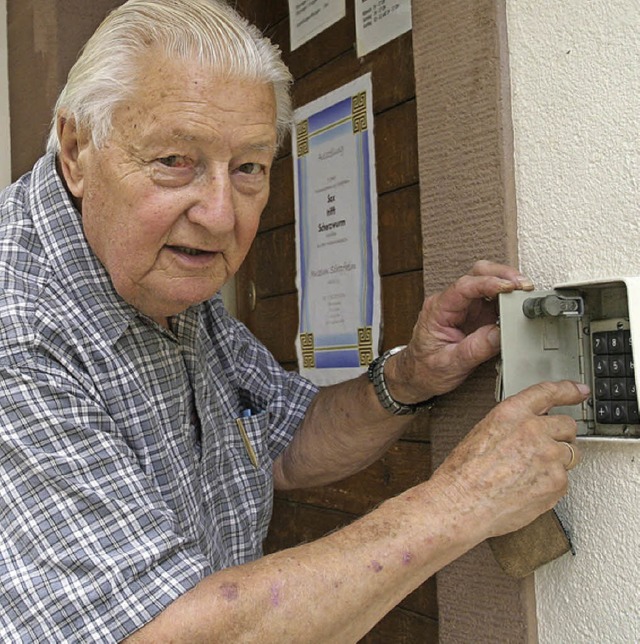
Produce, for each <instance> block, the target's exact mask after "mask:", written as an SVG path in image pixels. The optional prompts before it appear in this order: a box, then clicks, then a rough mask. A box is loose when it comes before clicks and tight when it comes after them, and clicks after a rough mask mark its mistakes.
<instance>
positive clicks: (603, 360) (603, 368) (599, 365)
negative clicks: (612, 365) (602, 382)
mask: <svg viewBox="0 0 640 644" xmlns="http://www.w3.org/2000/svg"><path fill="white" fill-rule="evenodd" d="M593 370H594V372H595V374H596V376H597V377H598V378H606V377H607V376H608V375H609V358H608V357H607V356H596V357H595V358H594V359H593Z"/></svg>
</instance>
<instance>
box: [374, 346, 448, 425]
mask: <svg viewBox="0 0 640 644" xmlns="http://www.w3.org/2000/svg"><path fill="white" fill-rule="evenodd" d="M404 348H406V345H403V346H400V347H394V348H393V349H389V350H388V351H385V352H384V353H383V354H382V355H381V356H378V357H377V358H376V359H375V360H374V361H373V362H371V364H369V368H368V369H367V375H368V376H369V380H371V382H372V383H373V388H374V390H375V392H376V396H378V400H379V401H380V404H381V405H382V406H383V407H384V408H385V409H386V410H387V411H388V412H390V413H392V414H393V415H394V416H405V415H407V414H415V413H416V412H417V411H418V410H419V409H431V408H432V407H433V406H434V405H435V403H436V396H434V397H433V398H429V400H425V401H423V402H419V403H414V404H407V403H401V402H398V401H397V400H395V399H394V398H393V397H392V396H391V394H390V393H389V389H388V388H387V383H386V381H385V379H384V364H385V362H386V361H387V360H388V359H389V358H390V357H391V356H392V355H395V354H396V353H399V352H400V351H402V350H403V349H404Z"/></svg>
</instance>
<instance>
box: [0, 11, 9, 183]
mask: <svg viewBox="0 0 640 644" xmlns="http://www.w3.org/2000/svg"><path fill="white" fill-rule="evenodd" d="M10 182H11V142H10V134H9V68H8V56H7V0H0V189H1V188H4V187H5V186H8V185H9V183H10Z"/></svg>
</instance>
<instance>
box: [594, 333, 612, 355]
mask: <svg viewBox="0 0 640 644" xmlns="http://www.w3.org/2000/svg"><path fill="white" fill-rule="evenodd" d="M592 346H593V353H595V354H596V355H600V354H605V353H607V352H608V346H607V334H606V332H599V333H594V334H593V336H592Z"/></svg>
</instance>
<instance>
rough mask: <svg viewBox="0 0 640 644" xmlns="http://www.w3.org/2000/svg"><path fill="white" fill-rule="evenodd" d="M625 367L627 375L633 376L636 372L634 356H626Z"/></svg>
mask: <svg viewBox="0 0 640 644" xmlns="http://www.w3.org/2000/svg"><path fill="white" fill-rule="evenodd" d="M624 368H625V371H626V374H627V376H633V374H634V373H635V369H634V367H633V356H625V357H624Z"/></svg>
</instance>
